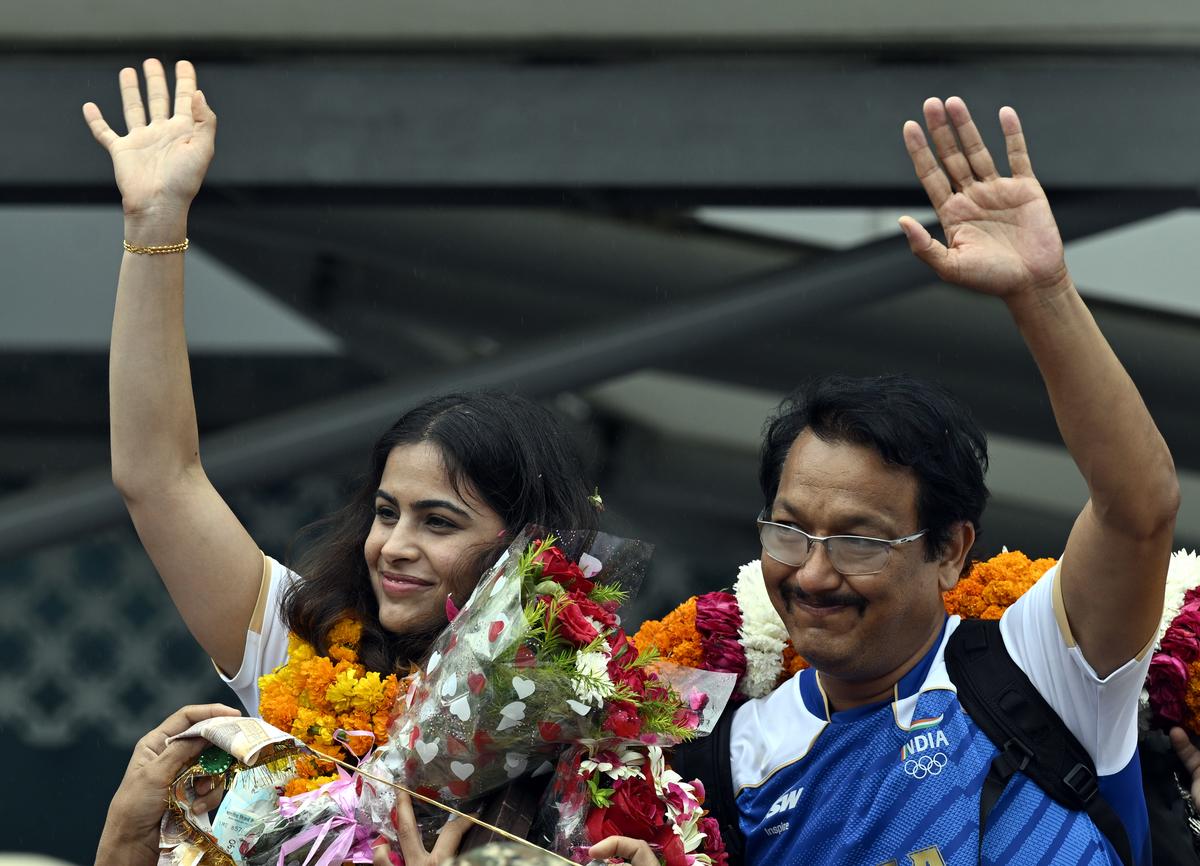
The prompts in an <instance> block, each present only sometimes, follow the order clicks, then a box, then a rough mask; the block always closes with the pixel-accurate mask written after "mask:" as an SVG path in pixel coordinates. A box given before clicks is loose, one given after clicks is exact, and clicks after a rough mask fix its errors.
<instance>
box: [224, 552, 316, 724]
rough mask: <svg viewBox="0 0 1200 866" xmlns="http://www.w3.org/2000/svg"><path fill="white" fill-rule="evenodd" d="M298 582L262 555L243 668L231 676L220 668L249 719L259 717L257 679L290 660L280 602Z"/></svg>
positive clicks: (288, 570) (291, 573)
mask: <svg viewBox="0 0 1200 866" xmlns="http://www.w3.org/2000/svg"><path fill="white" fill-rule="evenodd" d="M299 579H300V577H299V575H297V574H296V572H294V571H292V570H290V569H288V568H285V567H284V566H282V565H280V564H279V563H278V562H276V561H275V560H273V559H271V557H269V556H265V555H264V556H263V577H262V585H261V587H260V589H259V592H258V602H257V603H256V604H255V606H254V615H253V616H252V617H251V618H250V628H249V629H248V630H247V631H246V649H245V651H244V652H243V653H242V666H241V667H240V668H238V672H237V673H236V674H234V675H233V676H232V677H228V676H226V675H225V672H224V671H222V670H221V669H220V668H218V669H217V673H219V674H220V675H221V679H223V680H224V681H225V683H226V684H227V685H228V686H229V687H230V688H231V689H233V691H234V693H235V694H237V696H238V699H239V700H240V701H241V702H242V706H244V707H245V708H246V713H247V714H248V715H250V716H257V715H258V678H259V677H260V676H262V675H263V674H267V673H270V672H271V671H273V670H275V668H277V667H279V666H280V665H281V664H283V663H284V662H285V661H287V649H288V629H287V626H286V625H285V624H284V622H283V611H282V609H281V608H280V603H281V602H282V601H283V593H284V591H285V590H286V589H287V587H288V586H290V585H291V584H292V583H293V582H294V581H297V580H299Z"/></svg>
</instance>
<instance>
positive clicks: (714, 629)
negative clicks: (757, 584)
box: [696, 592, 746, 677]
mask: <svg viewBox="0 0 1200 866" xmlns="http://www.w3.org/2000/svg"><path fill="white" fill-rule="evenodd" d="M741 627H742V612H741V609H740V608H739V607H738V602H737V598H736V597H735V596H734V595H733V594H731V593H728V592H710V593H706V594H705V595H701V596H697V597H696V631H697V632H699V634H700V649H701V652H702V653H703V655H704V667H705V669H706V670H710V671H721V672H722V673H731V674H737V675H738V676H739V677H740V676H742V674H744V673H746V651H745V649H743V648H742V643H741V641H740V640H738V630H739V629H740V628H741Z"/></svg>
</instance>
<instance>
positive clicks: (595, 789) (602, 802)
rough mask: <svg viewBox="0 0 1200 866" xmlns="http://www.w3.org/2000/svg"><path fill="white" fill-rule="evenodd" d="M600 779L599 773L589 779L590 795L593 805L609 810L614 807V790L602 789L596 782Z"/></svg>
mask: <svg viewBox="0 0 1200 866" xmlns="http://www.w3.org/2000/svg"><path fill="white" fill-rule="evenodd" d="M599 777H600V774H599V773H593V774H592V777H591V778H590V779H588V783H587V784H588V793H589V794H590V795H591V797H592V805H593V806H595V807H596V808H598V809H607V808H608V807H609V806H611V805H612V797H613V790H612V788H601V787H600V783H599V782H597V781H596V780H597V779H598V778H599Z"/></svg>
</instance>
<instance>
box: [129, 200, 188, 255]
mask: <svg viewBox="0 0 1200 866" xmlns="http://www.w3.org/2000/svg"><path fill="white" fill-rule="evenodd" d="M186 237H187V209H186V208H184V209H182V210H171V209H164V210H156V211H145V212H142V213H138V214H126V215H125V240H126V241H128V242H129V243H131V244H134V245H135V246H139V247H151V246H161V245H163V244H177V243H180V242H181V241H183V239H184V238H186Z"/></svg>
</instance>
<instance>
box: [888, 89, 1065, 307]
mask: <svg viewBox="0 0 1200 866" xmlns="http://www.w3.org/2000/svg"><path fill="white" fill-rule="evenodd" d="M924 113H925V125H926V127H928V129H929V135H930V138H932V139H933V146H934V148H936V150H937V158H936V159H935V158H934V154H933V151H932V150H931V149H930V146H929V142H928V141H927V140H926V138H925V133H924V132H923V131H922V129H921V125H920V124H919V123H917V122H915V121H912V120H910V121H908V122H906V123H905V124H904V143H905V146H906V147H907V148H908V154H909V156H910V157H911V158H912V163H913V168H914V169H915V170H916V172H917V177H918V178H919V179H920V181H921V186H922V187H924V189H925V192H926V194H927V195H928V196H929V201H930V203H931V204H932V205H933V209H934V211H935V212H936V213H937V216H938V219H939V220H941V223H942V229H943V231H944V232H945V233H946V243H945V244H942V243H941V242H940V241H938V240H936V239H935V238H933V237H932V236H931V235H930V234H929V232H928V231H926V229H925V227H924V226H922V225H921V224H920V223H918V222H917V221H916V220H914V219H913V218H912V217H908V216H906V217H902V218H901V220H900V227H901V228H902V229H903V230H904V234H905V236H906V237H907V238H908V243H909V246H910V247H911V248H912V251H913V253H914V254H915V255H916V256H917V257H918V258H920V259H921V260H922V261H923V262H925V263H926V264H928V265H929V266H930V267H931V268H933V270H934V271H935V272H936V273H937V275H938V276H939V277H940V278H941V279H943V280H945V281H946V282H948V283H954V284H956V285H959V286H963V287H965V288H968V289H973V290H975V291H978V292H982V293H984V294H989V295H996V296H998V297H1001V298H1005V299H1006V300H1009V299H1013V298H1015V297H1016V296H1018V295H1022V294H1025V293H1029V292H1045V291H1050V292H1055V291H1058V290H1060V289H1062V288H1065V287H1067V286H1068V285H1069V277H1068V275H1067V266H1066V263H1065V261H1064V260H1063V244H1062V238H1061V237H1060V235H1059V232H1058V226H1057V225H1056V224H1055V222H1054V214H1053V213H1052V212H1051V211H1050V203H1049V202H1048V201H1047V200H1046V193H1045V192H1044V191H1043V190H1042V186H1041V184H1040V183H1038V181H1037V178H1036V177H1034V175H1033V167H1032V165H1031V164H1030V161H1029V153H1028V151H1027V150H1026V148H1025V136H1024V134H1023V133H1022V132H1021V121H1020V120H1019V119H1018V118H1017V113H1016V112H1015V111H1013V110H1012V109H1011V108H1008V107H1005V108H1002V109H1000V126H1001V128H1002V129H1003V131H1004V139H1005V144H1006V146H1007V151H1008V163H1009V166H1010V168H1011V170H1012V177H1002V176H1001V175H1000V173H999V172H998V171H997V170H996V166H995V163H994V162H993V161H992V156H991V154H990V153H989V152H988V149H987V147H986V146H984V143H983V139H982V138H981V137H980V135H979V130H978V129H977V128H976V127H975V123H974V121H972V120H971V114H970V112H969V111H968V110H967V105H966V103H965V102H963V101H962V100H961V99H959V98H958V97H957V96H952V97H950V99H948V100H946V102H945V103H943V102H942V100H940V99H927V100H926V101H925V108H924ZM939 160H940V161H941V162H940V164H939V162H938V161H939Z"/></svg>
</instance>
